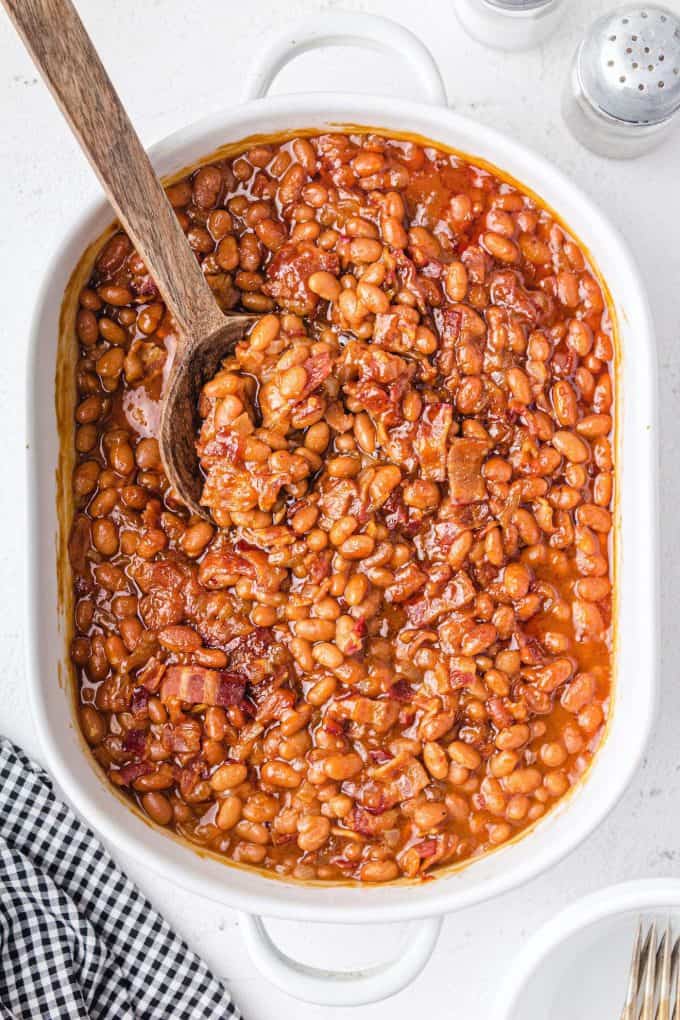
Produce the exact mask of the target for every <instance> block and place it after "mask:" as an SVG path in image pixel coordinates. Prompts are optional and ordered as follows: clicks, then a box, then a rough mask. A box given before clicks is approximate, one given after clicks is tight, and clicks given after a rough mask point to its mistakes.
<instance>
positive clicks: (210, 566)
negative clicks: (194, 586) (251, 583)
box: [198, 551, 255, 590]
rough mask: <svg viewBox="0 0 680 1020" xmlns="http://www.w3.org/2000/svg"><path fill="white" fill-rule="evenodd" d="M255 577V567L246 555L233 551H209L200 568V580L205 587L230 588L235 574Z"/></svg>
mask: <svg viewBox="0 0 680 1020" xmlns="http://www.w3.org/2000/svg"><path fill="white" fill-rule="evenodd" d="M235 574H236V575H239V574H242V575H244V576H245V577H255V567H254V565H253V564H252V563H251V562H249V561H248V560H247V559H246V558H245V557H244V556H239V555H237V553H233V552H227V551H223V552H209V553H207V554H206V556H204V558H203V561H202V563H201V565H200V567H199V568H198V580H199V581H200V582H201V584H202V585H203V587H204V588H210V589H213V590H214V589H215V588H230V587H231V585H233V584H234V575H235Z"/></svg>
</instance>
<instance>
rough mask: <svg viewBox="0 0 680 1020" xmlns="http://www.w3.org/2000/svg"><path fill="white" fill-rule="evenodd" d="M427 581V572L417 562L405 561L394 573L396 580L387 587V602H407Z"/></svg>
mask: <svg viewBox="0 0 680 1020" xmlns="http://www.w3.org/2000/svg"><path fill="white" fill-rule="evenodd" d="M426 581H427V574H424V573H423V571H422V570H419V569H418V567H417V566H416V565H415V563H405V564H404V566H403V567H400V568H399V570H398V571H397V572H396V574H395V575H394V581H393V582H392V584H390V585H389V586H388V587H387V588H386V589H385V600H386V601H387V602H406V601H407V599H410V598H411V596H412V595H414V594H415V593H416V592H417V591H418V589H419V588H422V587H423V585H424V584H425V583H426Z"/></svg>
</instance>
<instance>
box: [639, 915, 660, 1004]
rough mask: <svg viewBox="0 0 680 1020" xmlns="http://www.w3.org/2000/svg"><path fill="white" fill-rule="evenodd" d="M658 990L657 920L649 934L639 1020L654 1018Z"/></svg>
mask: <svg viewBox="0 0 680 1020" xmlns="http://www.w3.org/2000/svg"><path fill="white" fill-rule="evenodd" d="M655 991H656V921H655V922H654V923H653V924H652V927H651V929H650V935H649V951H648V953H647V962H646V964H645V976H644V985H643V992H642V1009H641V1010H640V1018H639V1020H654V1004H655V1003H654V1000H655V994H654V993H655Z"/></svg>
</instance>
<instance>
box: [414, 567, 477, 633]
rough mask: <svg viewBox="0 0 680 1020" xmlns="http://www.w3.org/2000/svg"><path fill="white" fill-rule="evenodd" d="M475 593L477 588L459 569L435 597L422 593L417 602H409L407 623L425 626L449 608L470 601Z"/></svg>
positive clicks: (457, 607) (457, 606)
mask: <svg viewBox="0 0 680 1020" xmlns="http://www.w3.org/2000/svg"><path fill="white" fill-rule="evenodd" d="M476 594H477V590H476V588H475V586H474V584H473V583H472V581H471V580H470V577H469V576H468V574H466V572H465V571H464V570H459V571H458V573H457V574H456V576H455V577H452V578H451V580H450V581H449V583H448V584H447V585H446V587H445V588H444V590H443V591H442V593H441V595H437V596H435V597H432V596H428V595H424V596H423V597H422V598H420V599H418V601H417V602H411V603H410V604H409V605H407V606H406V612H407V614H408V618H409V623H412V624H413V625H414V627H426V626H428V624H430V623H432V622H433V621H434V620H436V619H438V617H440V616H443V615H444V613H448V612H449V611H450V610H451V609H459V608H460V607H461V606H465V605H467V603H468V602H472V600H473V599H474V598H475V596H476Z"/></svg>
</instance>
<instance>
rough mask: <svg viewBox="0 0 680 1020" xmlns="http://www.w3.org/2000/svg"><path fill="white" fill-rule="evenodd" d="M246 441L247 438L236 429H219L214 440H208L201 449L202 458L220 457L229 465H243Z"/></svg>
mask: <svg viewBox="0 0 680 1020" xmlns="http://www.w3.org/2000/svg"><path fill="white" fill-rule="evenodd" d="M245 447H246V441H245V436H243V435H241V433H240V432H237V431H236V430H235V429H230V428H221V429H218V431H217V432H216V434H215V435H214V436H213V438H212V439H208V441H207V442H205V443H203V445H202V447H201V458H202V459H204V458H207V457H219V458H220V460H225V461H227V463H228V464H233V465H241V464H243V459H244V454H245Z"/></svg>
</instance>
